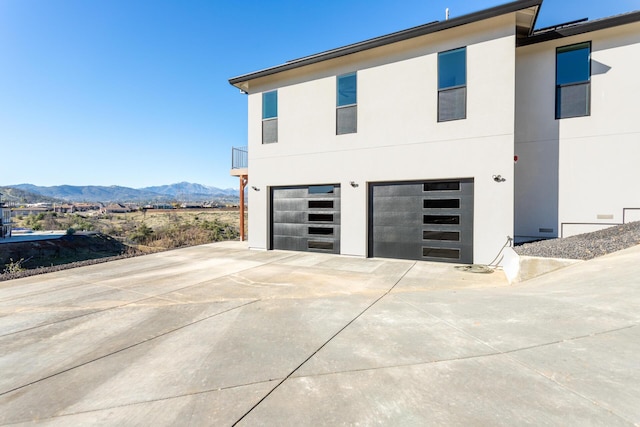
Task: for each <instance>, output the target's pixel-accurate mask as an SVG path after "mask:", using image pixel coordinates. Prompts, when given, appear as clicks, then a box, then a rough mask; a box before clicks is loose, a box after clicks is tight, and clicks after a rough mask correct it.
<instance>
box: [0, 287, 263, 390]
mask: <svg viewBox="0 0 640 427" xmlns="http://www.w3.org/2000/svg"><path fill="white" fill-rule="evenodd" d="M259 301H261V300H260V299H256V300H253V301H249V302H245V303H244V304H240V305H238V306H235V307H231V308H228V309H226V310H223V311H220V312H217V313H214V314H211V315H209V316H205V317H203V318H201V319H198V320H194V321H192V322H189V323H187V324H184V325H181V326H179V327H177V328H173V329H171V330H169V331H165V332H163V333H161V334H158V335H156V336H153V337H151V338H147V339H144V340H142V341H139V342H137V343H135V344H131V345H128V346H125V347H122V348H120V349H117V350H114V351H111V352H109V353H107V354H103V355H102V356H100V357H96V358H94V359H91V360H88V361H86V362H83V363H79V364H78V365H75V366H71V367H69V368H66V369H63V370H61V371H58V372H54V373H53V374H50V375H47V376H45V377H43V378H40V379H37V380H34V381H31V382H29V383H27V384H23V385H20V386H18V387H14V388H12V389H10V390H7V391H2V392H0V396H4V395H6V394H9V393H12V392H14V391H17V390H20V389H23V388H25V387H29V386H32V385H34V384H37V383H39V382H42V381H45V380H48V379H50V378H53V377H55V376H58V375H60V374H64V373H66V372H69V371H72V370H74V369H77V368H80V367H82V366H86V365H89V364H91V363H93V362H96V361H98V360H101V359H105V358H107V357H110V356H113V355H114V354H118V353H121V352H123V351H125V350H129V349H131V348H134V347H137V346H139V345H141V344H145V343H148V342H150V341H153V340H155V339H158V338H161V337H164V336H166V335H169V334H172V333H174V332H177V331H179V330H182V329H185V328H188V327H189V326H193V325H195V324H198V323H200V322H204V321H205V320H208V319H211V318H213V317H216V316H220V315H222V314H225V313H228V312H230V311H233V310H237V309H239V308H243V307H246V306H248V305H250V304H254V303H256V302H259Z"/></svg>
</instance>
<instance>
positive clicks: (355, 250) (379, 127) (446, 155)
mask: <svg viewBox="0 0 640 427" xmlns="http://www.w3.org/2000/svg"><path fill="white" fill-rule="evenodd" d="M463 46H467V118H466V119H464V120H456V121H451V122H444V123H438V121H437V94H438V87H437V53H438V52H442V51H446V50H449V49H454V48H458V47H463ZM514 47H515V15H508V16H502V17H497V18H493V19H488V20H485V21H482V22H478V23H474V24H470V25H466V26H464V27H458V28H455V29H451V30H446V31H442V32H440V33H435V34H431V35H428V36H423V37H420V38H415V39H411V40H407V41H404V42H401V43H396V44H394V45H392V46H385V47H381V48H377V49H372V50H369V51H364V52H360V53H358V54H353V55H349V56H347V57H343V58H339V59H336V60H331V61H326V62H323V63H320V64H316V65H314V66H310V67H305V68H303V69H297V70H292V71H289V72H284V73H280V74H277V75H275V76H270V77H266V78H263V79H260V81H254V82H252V83H251V89H250V94H249V96H248V103H249V119H248V122H249V180H250V187H251V186H255V187H257V188H258V189H259V191H255V190H252V189H250V190H249V199H250V206H251V209H250V210H249V245H250V247H251V248H255V249H268V241H269V217H268V212H269V206H268V202H269V187H271V186H282V185H308V184H332V183H333V184H340V185H341V187H342V191H341V253H342V254H348V255H357V256H366V255H367V211H368V204H367V203H368V202H367V184H368V183H370V182H380V181H405V180H426V179H446V178H474V180H475V183H474V262H476V263H488V262H490V261H492V260H493V259H494V257H495V256H496V255H497V254H498V252H499V250H500V249H501V248H502V246H503V245H504V243H505V242H506V238H507V236H513V191H514V188H513V184H514V176H513V154H514V150H513V141H514V120H515V112H514V104H515V71H514V70H515V48H514ZM352 71H357V72H358V89H357V90H358V132H357V133H355V134H348V135H339V136H336V134H335V114H336V75H340V74H343V73H347V72H352ZM272 89H278V134H279V136H278V142H277V143H274V144H266V145H263V144H261V123H262V120H261V105H262V98H261V93H262V92H263V91H268V90H272ZM498 174H500V175H502V176H503V177H504V178H505V179H506V181H505V182H502V183H497V182H495V181H494V180H493V178H492V177H493V175H498ZM350 181H355V182H356V183H358V185H359V186H358V187H356V188H353V187H352V186H350V185H349V182H350Z"/></svg>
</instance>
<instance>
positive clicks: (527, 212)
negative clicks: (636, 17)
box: [515, 24, 640, 237]
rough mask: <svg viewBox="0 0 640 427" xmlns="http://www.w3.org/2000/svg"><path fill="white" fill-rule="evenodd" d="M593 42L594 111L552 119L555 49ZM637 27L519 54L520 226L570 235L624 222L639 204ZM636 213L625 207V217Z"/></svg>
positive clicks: (527, 231)
mask: <svg viewBox="0 0 640 427" xmlns="http://www.w3.org/2000/svg"><path fill="white" fill-rule="evenodd" d="M584 41H591V42H592V55H591V64H592V77H591V115H590V116H588V117H576V118H567V119H560V120H556V119H555V109H554V108H555V107H554V106H555V51H556V47H558V46H566V45H571V44H574V43H580V42H584ZM638 58H640V24H629V25H625V26H620V27H616V28H611V29H607V30H601V31H597V32H592V33H587V34H583V35H579V36H573V37H570V38H565V39H561V40H555V41H551V42H546V43H540V44H536V45H533V46H528V47H523V48H519V49H518V50H517V52H516V63H517V67H516V70H517V73H516V74H517V84H516V139H515V141H516V154H517V155H518V156H519V161H518V163H517V165H516V168H515V169H516V205H515V211H516V221H515V222H516V229H515V234H516V235H517V236H518V235H519V236H540V237H549V233H540V232H539V231H538V230H539V228H547V227H552V228H553V229H554V233H553V236H560V235H563V236H565V237H567V236H570V235H573V234H578V233H581V232H587V231H593V230H596V229H600V228H605V227H607V226H609V225H611V224H615V223H622V222H623V212H624V210H625V208H640V191H637V189H636V187H637V183H638V182H640V167H638V165H637V159H638V158H640V120H638V117H639V114H638V113H639V112H640V108H639V107H638V103H637V94H638V93H640V79H638ZM635 217H637V211H627V215H626V218H625V219H626V220H627V221H629V220H630V219H632V218H635Z"/></svg>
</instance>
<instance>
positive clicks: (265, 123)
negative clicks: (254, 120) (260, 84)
mask: <svg viewBox="0 0 640 427" xmlns="http://www.w3.org/2000/svg"><path fill="white" fill-rule="evenodd" d="M273 142H278V91H277V90H274V91H271V92H264V93H263V94H262V143H263V144H271V143H273Z"/></svg>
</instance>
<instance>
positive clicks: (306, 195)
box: [271, 184, 340, 254]
mask: <svg viewBox="0 0 640 427" xmlns="http://www.w3.org/2000/svg"><path fill="white" fill-rule="evenodd" d="M271 248H272V249H284V250H290V251H313V252H326V253H335V254H339V253H340V186H339V185H333V184H331V185H311V186H304V187H272V189H271Z"/></svg>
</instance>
